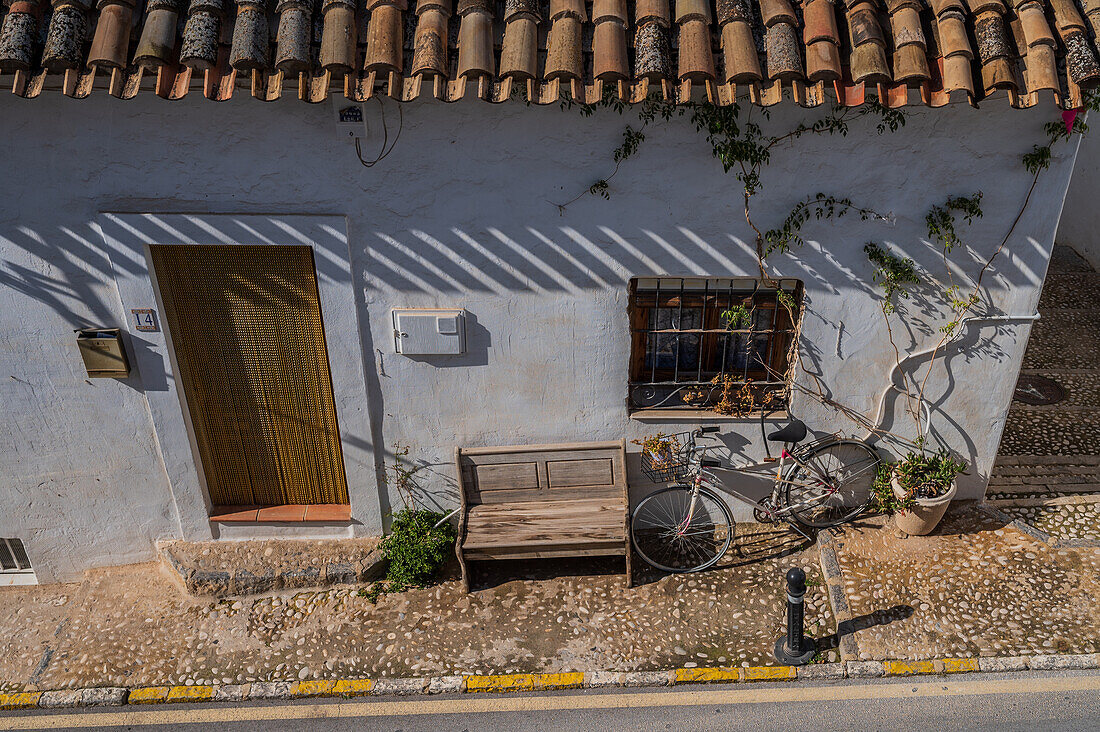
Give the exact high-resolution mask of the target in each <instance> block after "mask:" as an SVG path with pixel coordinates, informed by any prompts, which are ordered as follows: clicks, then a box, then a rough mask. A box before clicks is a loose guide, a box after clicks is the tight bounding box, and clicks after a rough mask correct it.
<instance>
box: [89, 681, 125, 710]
mask: <svg viewBox="0 0 1100 732" xmlns="http://www.w3.org/2000/svg"><path fill="white" fill-rule="evenodd" d="M129 696H130V690H129V689H123V688H120V687H117V686H106V687H102V688H98V689H84V690H83V692H82V693H81V694H80V706H82V707H121V706H122V705H123V704H125V703H126V699H127V698H128V697H129Z"/></svg>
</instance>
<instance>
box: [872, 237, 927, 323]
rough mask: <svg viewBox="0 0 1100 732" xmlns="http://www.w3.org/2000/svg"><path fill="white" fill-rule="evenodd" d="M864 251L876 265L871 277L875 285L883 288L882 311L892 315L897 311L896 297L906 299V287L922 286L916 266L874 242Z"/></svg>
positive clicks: (910, 260)
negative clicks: (899, 296)
mask: <svg viewBox="0 0 1100 732" xmlns="http://www.w3.org/2000/svg"><path fill="white" fill-rule="evenodd" d="M863 251H864V253H865V254H866V255H867V259H869V260H871V263H872V264H874V265H875V270H874V273H873V274H872V275H871V277H872V279H874V281H875V284H877V285H879V286H880V287H881V288H882V291H883V295H882V297H883V301H882V310H883V312H885V313H892V312H894V309H895V300H894V296H895V295H898V294H900V295H901V296H902V297H905V296H906V294H907V290H906V285H918V284H920V277H918V276H917V270H916V265H915V264H914V263H913V260H912V259H909V258H908V257H899V256H897V255H895V254H891V253H890V252H888V251H886V250H885V249H883V248H882V247H881V246H879V245H878V244H876V243H874V242H868V243H867V244H866V245H865V246H864V247H863Z"/></svg>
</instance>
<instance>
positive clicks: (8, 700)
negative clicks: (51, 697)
mask: <svg viewBox="0 0 1100 732" xmlns="http://www.w3.org/2000/svg"><path fill="white" fill-rule="evenodd" d="M40 698H42V692H41V691H23V692H19V693H18V694H0V709H34V708H35V707H37V706H38V700H39V699H40Z"/></svg>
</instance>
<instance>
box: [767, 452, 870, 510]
mask: <svg viewBox="0 0 1100 732" xmlns="http://www.w3.org/2000/svg"><path fill="white" fill-rule="evenodd" d="M796 455H797V457H798V460H799V461H800V462H802V463H804V464H805V465H806V467H807V468H809V470H807V469H804V468H803V467H802V466H800V465H795V466H794V468H792V470H791V472H790V473H788V474H787V477H786V478H784V481H785V482H784V492H783V493H784V505H785V506H787V507H790V508H791V509H792V510H791V515H792V516H793V517H794V518H795V520H796V521H798V523H800V524H802V525H803V526H809V527H811V528H814V529H825V528H828V527H830V526H836V525H838V524H842V523H844V522H845V521H850V520H852V519H853V518H855V517H856V516H858V515H859V514H861V513H863V511H864V510H865V509H866V508H867V506H868V505H869V504H870V503H871V498H872V496H873V494H874V491H873V486H874V482H875V473H876V472H877V471H878V466H879V463H880V462H881V458H880V457H879V455H878V453H877V452H876V451H875V449H874V448H873V447H871V446H870V445H868V444H867V443H865V442H860V441H858V440H837V441H836V442H830V443H827V444H825V445H820V446H818V447H813V448H810V449H809V450H807V451H806V452H805V453H801V454H797V453H796Z"/></svg>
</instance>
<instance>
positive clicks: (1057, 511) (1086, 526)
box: [997, 501, 1100, 544]
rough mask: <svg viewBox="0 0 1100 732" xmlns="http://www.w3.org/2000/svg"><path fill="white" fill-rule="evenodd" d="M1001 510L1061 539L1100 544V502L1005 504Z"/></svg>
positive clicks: (999, 508)
mask: <svg viewBox="0 0 1100 732" xmlns="http://www.w3.org/2000/svg"><path fill="white" fill-rule="evenodd" d="M997 510H999V511H1001V512H1003V513H1005V514H1007V515H1008V516H1010V517H1012V518H1013V519H1018V520H1020V521H1023V522H1025V523H1027V524H1029V525H1030V526H1034V527H1035V528H1037V529H1039V530H1040V531H1042V532H1043V533H1045V534H1049V535H1050V536H1052V537H1057V538H1059V539H1070V540H1074V541H1088V542H1096V543H1098V544H1100V503H1097V502H1095V501H1090V502H1088V503H1076V504H1043V505H1005V506H997Z"/></svg>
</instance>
